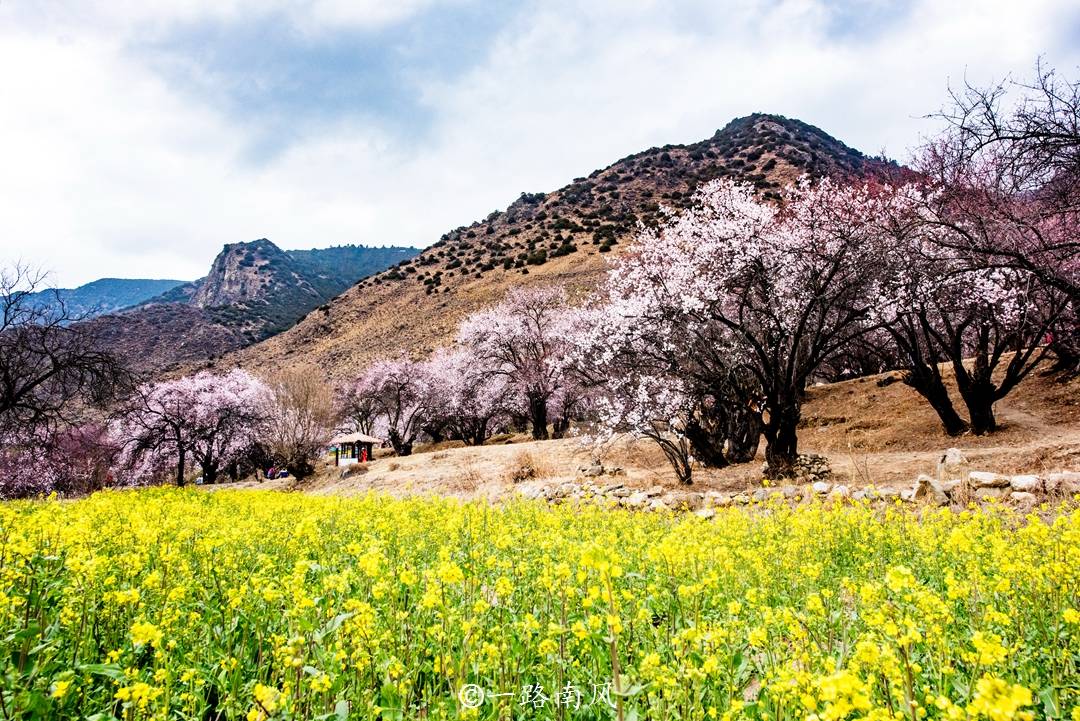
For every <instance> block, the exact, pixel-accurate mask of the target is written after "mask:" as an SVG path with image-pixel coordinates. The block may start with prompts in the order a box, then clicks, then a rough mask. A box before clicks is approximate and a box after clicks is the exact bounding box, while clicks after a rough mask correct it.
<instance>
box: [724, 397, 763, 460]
mask: <svg viewBox="0 0 1080 721" xmlns="http://www.w3.org/2000/svg"><path fill="white" fill-rule="evenodd" d="M760 442H761V416H760V415H759V414H758V413H757V412H755V411H754V410H753V409H752V408H750V407H749V406H747V407H745V408H741V407H740V408H735V409H732V412H731V413H729V414H728V432H727V449H726V453H725V455H726V456H727V460H728V462H729V463H749V462H750V461H752V460H754V456H756V455H757V449H758V444H759V443H760Z"/></svg>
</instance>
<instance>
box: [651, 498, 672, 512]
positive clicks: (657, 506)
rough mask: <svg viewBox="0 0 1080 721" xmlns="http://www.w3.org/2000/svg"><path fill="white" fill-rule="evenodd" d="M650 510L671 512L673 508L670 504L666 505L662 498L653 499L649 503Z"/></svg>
mask: <svg viewBox="0 0 1080 721" xmlns="http://www.w3.org/2000/svg"><path fill="white" fill-rule="evenodd" d="M649 510H650V511H670V510H671V507H670V506H669V505H668V504H666V503H664V500H663V499H662V498H653V499H652V500H650V501H649Z"/></svg>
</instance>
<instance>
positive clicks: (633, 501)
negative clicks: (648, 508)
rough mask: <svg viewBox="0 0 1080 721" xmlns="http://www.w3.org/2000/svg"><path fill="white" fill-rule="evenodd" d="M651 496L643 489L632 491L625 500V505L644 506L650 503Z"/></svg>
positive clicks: (629, 506) (632, 506)
mask: <svg viewBox="0 0 1080 721" xmlns="http://www.w3.org/2000/svg"><path fill="white" fill-rule="evenodd" d="M648 501H649V497H648V495H646V494H645V493H644V492H642V491H638V492H637V493H632V494H630V495H629V496H627V497H626V499H625V500H623V505H624V506H626V507H627V508H643V507H644V506H645V504H646V503H648Z"/></svg>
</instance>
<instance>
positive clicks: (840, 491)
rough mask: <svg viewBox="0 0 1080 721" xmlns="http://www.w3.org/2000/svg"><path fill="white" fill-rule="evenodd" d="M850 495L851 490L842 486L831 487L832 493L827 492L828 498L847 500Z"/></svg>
mask: <svg viewBox="0 0 1080 721" xmlns="http://www.w3.org/2000/svg"><path fill="white" fill-rule="evenodd" d="M850 495H851V489H850V488H848V487H847V486H845V485H842V484H838V485H835V486H833V489H832V491H830V492H829V498H847V497H848V496H850Z"/></svg>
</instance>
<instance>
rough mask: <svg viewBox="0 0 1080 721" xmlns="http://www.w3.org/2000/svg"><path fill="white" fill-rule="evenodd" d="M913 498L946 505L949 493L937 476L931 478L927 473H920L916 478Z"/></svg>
mask: <svg viewBox="0 0 1080 721" xmlns="http://www.w3.org/2000/svg"><path fill="white" fill-rule="evenodd" d="M914 491H915V493H914V495H913V498H914V499H915V500H916V501H927V502H929V503H936V504H938V505H939V506H946V505H948V503H949V494H948V493H946V492H945V489H944V488H942V487H941V484H940V483H938V481H937V479H936V478H931V477H930V476H928V475H926V474H925V473H923V474H920V475H919V477H918V478H917V479H916V480H915V488H914Z"/></svg>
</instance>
